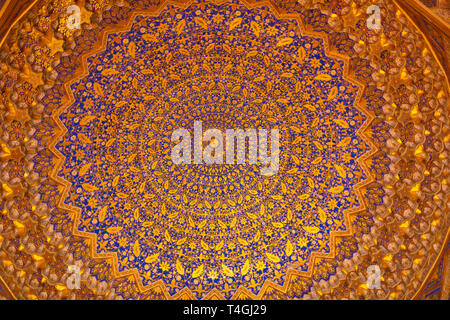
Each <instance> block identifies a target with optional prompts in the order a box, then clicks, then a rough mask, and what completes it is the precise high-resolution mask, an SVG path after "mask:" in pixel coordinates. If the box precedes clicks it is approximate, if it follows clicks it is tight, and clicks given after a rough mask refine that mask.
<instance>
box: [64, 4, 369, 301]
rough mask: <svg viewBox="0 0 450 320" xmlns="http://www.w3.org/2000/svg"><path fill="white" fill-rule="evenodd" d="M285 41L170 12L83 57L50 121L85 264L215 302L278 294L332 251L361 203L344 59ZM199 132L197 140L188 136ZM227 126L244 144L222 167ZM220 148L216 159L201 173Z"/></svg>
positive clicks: (232, 15) (204, 11)
mask: <svg viewBox="0 0 450 320" xmlns="http://www.w3.org/2000/svg"><path fill="white" fill-rule="evenodd" d="M299 30H300V27H299V26H298V24H297V22H296V21H295V20H287V19H279V18H277V17H276V16H275V15H274V14H272V13H271V12H270V10H269V9H268V8H266V7H261V8H254V9H248V8H246V7H245V6H244V5H238V4H223V5H215V4H205V3H202V4H192V5H190V6H189V7H187V8H186V9H180V8H176V7H170V6H169V7H168V8H167V9H166V10H164V11H162V12H161V13H160V14H159V15H158V16H157V17H149V16H144V15H139V16H136V17H134V20H133V23H132V26H131V29H130V30H129V31H123V32H116V33H110V34H108V35H107V38H106V47H105V50H104V51H102V52H99V53H96V54H95V55H93V56H91V57H89V58H88V59H87V66H88V70H87V71H88V74H87V76H85V77H84V78H83V79H80V80H79V81H77V82H75V83H73V84H72V85H71V90H72V93H73V97H74V102H73V104H72V105H70V106H69V107H68V109H67V110H66V112H64V113H63V114H62V115H61V120H62V122H63V123H64V125H65V126H66V127H67V133H66V135H65V136H64V137H63V141H62V142H60V143H59V145H58V149H59V150H60V151H61V152H62V153H63V154H64V156H65V159H66V161H65V164H64V170H63V171H62V172H61V173H60V176H62V177H63V178H64V179H66V180H67V181H69V182H71V183H72V187H71V189H70V197H69V198H68V199H66V203H67V204H71V205H73V206H76V207H79V208H80V209H81V211H80V213H79V215H78V216H77V218H76V219H75V229H76V230H77V232H80V233H82V234H83V235H86V236H88V237H91V238H92V239H95V240H96V241H93V245H95V248H93V249H94V251H95V252H96V254H98V255H102V254H114V255H116V257H117V259H116V260H115V261H116V262H115V263H117V269H118V272H119V273H121V272H127V271H129V270H135V272H136V273H137V274H138V275H139V277H140V279H141V281H142V285H143V286H144V287H145V286H148V285H150V284H152V283H155V282H156V281H158V280H162V281H163V282H164V283H165V284H166V285H167V288H168V290H169V293H170V294H175V293H176V292H178V291H180V290H182V289H183V288H185V287H187V288H188V289H190V290H191V291H192V292H194V293H195V294H196V295H197V296H198V297H201V296H202V294H203V293H204V292H209V291H210V290H212V289H216V290H218V291H220V292H221V293H223V294H224V296H225V297H227V298H229V297H231V296H232V295H233V293H234V292H236V290H237V289H238V288H239V287H240V286H243V287H245V288H247V289H248V290H251V291H252V292H253V293H254V294H257V293H258V292H259V291H260V290H261V287H262V286H263V285H264V283H266V281H267V280H270V281H272V282H273V283H275V284H278V285H284V283H285V281H287V280H288V277H287V275H288V274H289V272H291V271H292V270H294V271H295V272H303V273H305V274H306V273H307V271H308V269H309V267H310V261H311V257H312V256H313V255H314V254H318V255H324V256H326V255H330V254H332V251H333V250H332V248H333V241H334V235H335V234H339V233H345V232H348V229H347V225H346V218H345V214H346V213H345V212H346V211H348V210H349V209H353V208H356V207H358V206H359V205H360V204H359V201H358V199H357V197H356V193H355V190H354V186H355V185H357V184H359V183H361V182H362V181H363V180H364V179H365V175H364V172H363V170H362V169H361V167H360V166H359V163H358V161H357V159H358V158H359V157H360V156H362V155H363V154H364V153H365V152H366V151H367V150H368V147H367V145H366V144H365V143H364V142H363V140H362V139H361V138H360V137H359V136H358V135H357V130H358V129H359V128H360V127H361V126H362V124H363V122H364V120H365V115H363V114H362V113H361V112H360V111H359V110H358V109H357V108H356V107H355V101H356V99H357V93H358V87H357V86H356V85H354V84H352V83H351V82H349V81H347V80H346V79H344V61H341V60H339V59H336V58H331V57H329V56H327V55H326V52H325V44H324V40H322V39H319V38H314V37H307V36H302V35H300V33H299V32H300V31H299ZM356 119H359V120H356ZM199 123H200V124H201V126H202V128H200V130H201V131H200V132H198V133H199V134H200V136H201V137H202V140H205V141H206V142H207V143H203V142H202V141H197V140H198V139H195V138H194V137H195V136H196V132H195V131H196V124H197V125H198V124H199ZM181 129H182V130H181ZM197 129H198V128H197ZM211 129H215V130H216V131H214V132H215V134H209V135H208V131H209V132H210V133H211ZM238 129H241V130H242V132H243V133H244V134H245V135H246V136H247V139H244V140H245V141H246V142H244V147H243V148H241V149H239V145H240V142H239V137H238V135H237V136H236V139H234V141H235V142H236V148H234V147H233V148H232V150H233V151H232V153H230V154H229V156H230V158H233V159H236V161H235V162H233V163H230V162H228V161H226V159H227V150H226V144H227V143H228V141H231V140H232V139H227V137H228V133H227V131H228V130H233V131H234V133H235V134H236V133H237V131H236V130H238ZM180 130H181V131H180ZM214 132H213V133H214ZM219 132H220V133H221V134H222V133H223V137H222V136H218V133H219ZM274 132H277V133H278V135H275V134H274ZM175 133H177V134H175ZM225 133H226V134H225ZM230 133H231V132H230ZM204 135H207V139H203V138H204ZM276 136H278V140H279V141H275V140H277V138H276ZM187 137H189V141H187V140H185V139H188V138H187ZM253 137H255V139H253ZM264 138H265V139H264ZM264 140H266V143H265V144H264ZM252 141H254V143H252ZM68 142H70V143H68ZM196 142H197V143H199V144H200V145H199V146H198V147H201V149H202V151H201V153H200V156H201V160H202V162H200V161H196V154H195V150H196ZM241 142H242V141H241ZM241 145H242V144H241ZM208 146H209V147H210V148H211V149H214V151H212V150H209V149H208V150H206V151H205V149H207V148H208ZM274 146H276V147H277V148H275V149H274ZM183 148H184V149H183ZM218 148H222V150H223V155H222V156H223V159H224V160H223V161H222V163H220V162H217V161H210V160H211V159H210V158H208V157H207V159H209V160H208V161H209V162H208V161H206V160H205V154H206V155H208V152H209V153H210V155H211V157H213V156H215V155H216V152H218V150H219V149H218ZM254 148H256V149H258V150H254ZM188 149H189V150H188ZM264 149H265V150H264ZM276 149H278V150H276ZM230 150H231V149H230ZM240 150H241V151H243V153H244V155H245V160H244V161H239V159H241V158H239V157H240ZM180 151H182V152H181V153H180ZM205 152H206V153H205ZM264 153H265V154H266V156H267V157H268V158H270V159H268V158H267V157H266V159H263V158H264V157H263V156H262V155H263V154H264ZM174 154H175V155H176V156H177V155H178V158H177V157H175V158H176V159H177V160H174ZM269 155H270V156H269ZM197 157H199V156H198V155H197ZM253 157H256V159H254V158H253ZM275 158H276V160H275ZM187 159H189V161H188V160H187ZM197 160H199V159H197ZM253 160H256V161H253ZM264 161H265V162H264ZM275 162H276V164H275ZM267 168H269V169H271V170H269V172H266V173H268V174H264V169H267Z"/></svg>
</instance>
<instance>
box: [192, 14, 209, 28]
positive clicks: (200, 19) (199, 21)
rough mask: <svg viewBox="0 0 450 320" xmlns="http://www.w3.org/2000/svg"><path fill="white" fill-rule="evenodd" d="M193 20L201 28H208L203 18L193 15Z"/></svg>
mask: <svg viewBox="0 0 450 320" xmlns="http://www.w3.org/2000/svg"><path fill="white" fill-rule="evenodd" d="M194 21H195V23H196V24H198V25H199V26H200V27H202V28H203V29H208V24H207V23H206V21H205V20H204V19H203V18H200V17H195V18H194Z"/></svg>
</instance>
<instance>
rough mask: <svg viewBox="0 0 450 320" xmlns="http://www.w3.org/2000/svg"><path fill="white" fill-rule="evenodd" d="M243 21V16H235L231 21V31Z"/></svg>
mask: <svg viewBox="0 0 450 320" xmlns="http://www.w3.org/2000/svg"><path fill="white" fill-rule="evenodd" d="M241 22H242V18H235V19H233V20H232V21H231V23H230V31H231V30H233V29H234V28H236V27H238V26H239V25H240V24H241Z"/></svg>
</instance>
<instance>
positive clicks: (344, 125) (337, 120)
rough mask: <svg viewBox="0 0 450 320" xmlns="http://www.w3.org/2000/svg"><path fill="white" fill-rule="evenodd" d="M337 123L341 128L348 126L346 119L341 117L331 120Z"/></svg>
mask: <svg viewBox="0 0 450 320" xmlns="http://www.w3.org/2000/svg"><path fill="white" fill-rule="evenodd" d="M333 121H334V122H335V123H336V124H337V125H339V126H341V127H342V128H345V129H348V128H350V126H349V125H348V123H347V121H345V120H342V119H334V120H333Z"/></svg>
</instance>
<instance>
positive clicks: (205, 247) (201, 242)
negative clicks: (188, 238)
mask: <svg viewBox="0 0 450 320" xmlns="http://www.w3.org/2000/svg"><path fill="white" fill-rule="evenodd" d="M200 245H201V246H202V248H203V249H205V250H206V251H208V250H209V246H208V245H207V244H206V242H205V241H203V240H201V241H200Z"/></svg>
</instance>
